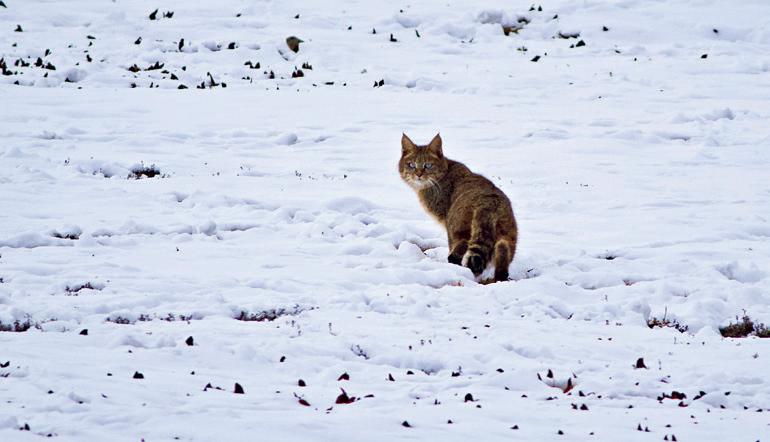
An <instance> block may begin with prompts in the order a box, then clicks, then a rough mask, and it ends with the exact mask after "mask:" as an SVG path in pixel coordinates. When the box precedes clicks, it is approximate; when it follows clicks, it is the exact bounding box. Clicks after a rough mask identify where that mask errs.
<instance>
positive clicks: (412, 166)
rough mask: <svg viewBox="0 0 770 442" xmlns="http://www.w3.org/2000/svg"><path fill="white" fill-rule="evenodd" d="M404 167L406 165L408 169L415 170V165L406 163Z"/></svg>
mask: <svg viewBox="0 0 770 442" xmlns="http://www.w3.org/2000/svg"><path fill="white" fill-rule="evenodd" d="M406 165H407V166H408V167H409V168H410V169H414V168H415V164H414V163H407V164H406Z"/></svg>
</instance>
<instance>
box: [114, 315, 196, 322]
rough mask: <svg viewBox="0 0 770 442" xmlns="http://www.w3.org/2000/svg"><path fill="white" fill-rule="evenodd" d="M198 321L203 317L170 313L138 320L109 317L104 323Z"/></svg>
mask: <svg viewBox="0 0 770 442" xmlns="http://www.w3.org/2000/svg"><path fill="white" fill-rule="evenodd" d="M196 319H202V317H201V316H198V315H176V314H174V313H168V314H166V315H165V316H161V315H158V314H155V313H153V314H149V313H142V314H140V315H139V316H137V317H136V319H131V318H127V317H125V316H121V315H116V316H108V317H107V319H105V320H104V321H105V322H112V323H113V324H135V323H137V322H150V321H165V322H176V321H184V322H190V321H193V320H196Z"/></svg>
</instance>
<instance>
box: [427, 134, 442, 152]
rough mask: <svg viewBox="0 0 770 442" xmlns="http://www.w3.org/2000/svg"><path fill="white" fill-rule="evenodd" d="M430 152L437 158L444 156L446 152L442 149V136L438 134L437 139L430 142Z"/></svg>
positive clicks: (434, 138)
mask: <svg viewBox="0 0 770 442" xmlns="http://www.w3.org/2000/svg"><path fill="white" fill-rule="evenodd" d="M428 150H430V151H431V152H433V153H434V154H435V155H437V156H440V157H442V156H444V151H443V149H442V148H441V134H436V136H435V137H433V139H432V140H430V144H428Z"/></svg>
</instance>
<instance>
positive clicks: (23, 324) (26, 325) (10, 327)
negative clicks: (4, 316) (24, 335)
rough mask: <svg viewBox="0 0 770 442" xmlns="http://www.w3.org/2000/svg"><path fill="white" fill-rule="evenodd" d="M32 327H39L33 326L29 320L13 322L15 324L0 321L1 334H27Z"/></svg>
mask: <svg viewBox="0 0 770 442" xmlns="http://www.w3.org/2000/svg"><path fill="white" fill-rule="evenodd" d="M32 327H39V326H38V325H37V324H33V323H32V322H30V320H29V318H27V319H25V320H24V321H19V320H18V319H17V320H15V321H13V323H9V324H6V323H4V322H2V321H0V332H15V333H21V332H25V331H27V330H29V329H31V328H32Z"/></svg>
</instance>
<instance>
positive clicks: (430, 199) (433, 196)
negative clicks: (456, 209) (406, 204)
mask: <svg viewBox="0 0 770 442" xmlns="http://www.w3.org/2000/svg"><path fill="white" fill-rule="evenodd" d="M418 195H419V199H420V204H422V207H423V208H424V209H425V211H426V212H428V213H429V214H430V215H431V216H433V217H434V218H436V219H437V220H438V221H439V222H441V223H443V222H445V220H446V216H447V212H448V211H449V195H446V194H444V193H442V192H438V191H436V190H435V189H433V188H431V189H426V190H422V191H420V192H419V193H418Z"/></svg>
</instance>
